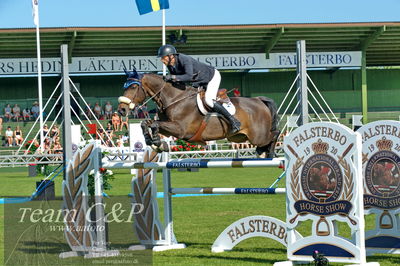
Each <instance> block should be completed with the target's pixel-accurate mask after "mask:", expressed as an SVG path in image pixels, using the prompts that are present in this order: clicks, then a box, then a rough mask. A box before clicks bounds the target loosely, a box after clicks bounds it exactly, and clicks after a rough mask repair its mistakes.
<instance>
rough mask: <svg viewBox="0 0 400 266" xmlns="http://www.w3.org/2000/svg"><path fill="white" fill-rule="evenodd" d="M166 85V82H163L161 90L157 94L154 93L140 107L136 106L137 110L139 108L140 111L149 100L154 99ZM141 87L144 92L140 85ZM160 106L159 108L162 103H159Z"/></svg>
mask: <svg viewBox="0 0 400 266" xmlns="http://www.w3.org/2000/svg"><path fill="white" fill-rule="evenodd" d="M166 84H167V82H166V81H164V84H163V86H162V87H161V89H160V90H159V91H158V92H156V93H155V94H154V95H153V96H151V97H150V98H149V99H147V100H146V101H145V102H144V103H142V104H141V105H140V106H138V108H140V109H142V107H143V106H144V105H145V104H147V103H148V102H149V101H150V100H152V99H153V98H154V97H156V96H157V95H158V94H159V93H160V92H161V91H162V90H163V89H164V88H165V85H166ZM141 87H142V89H143V90H144V88H143V85H141ZM145 92H146V91H145ZM155 100H156V99H155ZM160 103H161V104H160V105H161V106H162V102H160Z"/></svg>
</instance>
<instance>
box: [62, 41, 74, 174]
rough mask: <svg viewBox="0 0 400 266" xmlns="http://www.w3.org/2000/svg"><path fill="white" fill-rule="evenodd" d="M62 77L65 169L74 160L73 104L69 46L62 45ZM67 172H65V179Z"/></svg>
mask: <svg viewBox="0 0 400 266" xmlns="http://www.w3.org/2000/svg"><path fill="white" fill-rule="evenodd" d="M61 66H62V68H61V76H62V89H63V93H64V94H63V104H62V106H63V107H62V108H63V114H64V123H63V142H64V149H63V151H64V152H63V153H64V167H66V166H67V165H68V162H69V161H70V160H71V159H72V142H71V104H70V96H69V91H70V87H69V85H70V84H69V65H68V45H66V44H62V45H61ZM65 174H66V171H64V179H65Z"/></svg>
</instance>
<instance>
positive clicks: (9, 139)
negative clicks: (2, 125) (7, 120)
mask: <svg viewBox="0 0 400 266" xmlns="http://www.w3.org/2000/svg"><path fill="white" fill-rule="evenodd" d="M5 135H6V144H7V145H8V146H9V147H11V146H12V144H13V142H14V132H13V131H12V130H11V127H10V126H8V127H7V130H6V134H5Z"/></svg>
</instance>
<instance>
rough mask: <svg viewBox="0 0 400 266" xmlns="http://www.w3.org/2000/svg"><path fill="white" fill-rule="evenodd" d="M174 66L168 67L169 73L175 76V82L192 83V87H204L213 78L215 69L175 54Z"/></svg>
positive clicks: (185, 56) (186, 56)
mask: <svg viewBox="0 0 400 266" xmlns="http://www.w3.org/2000/svg"><path fill="white" fill-rule="evenodd" d="M175 58H176V63H175V65H174V66H168V70H169V73H170V74H172V75H175V76H176V80H177V81H181V82H192V83H193V86H200V85H206V84H208V82H210V80H211V79H212V78H213V76H214V72H215V69H214V67H212V66H209V65H206V64H204V63H201V62H199V61H197V60H196V59H194V58H192V57H190V56H188V55H185V54H176V55H175Z"/></svg>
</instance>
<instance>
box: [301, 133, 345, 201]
mask: <svg viewBox="0 0 400 266" xmlns="http://www.w3.org/2000/svg"><path fill="white" fill-rule="evenodd" d="M328 148H329V145H328V144H327V143H324V142H322V141H321V140H318V142H316V143H313V145H312V149H313V151H314V152H315V154H314V155H312V156H310V157H309V158H308V160H306V162H305V163H304V167H303V169H302V171H301V177H300V180H301V183H302V188H303V192H304V195H305V196H306V197H307V199H308V200H310V201H314V202H332V201H335V200H337V199H338V198H339V196H340V194H341V192H342V184H343V175H342V171H341V169H340V166H339V164H338V162H337V160H336V159H335V158H333V157H332V156H330V155H328V154H327V150H328Z"/></svg>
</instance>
